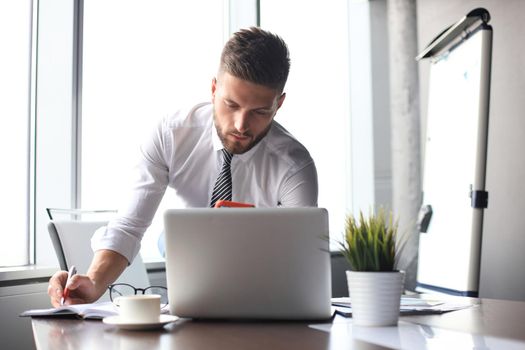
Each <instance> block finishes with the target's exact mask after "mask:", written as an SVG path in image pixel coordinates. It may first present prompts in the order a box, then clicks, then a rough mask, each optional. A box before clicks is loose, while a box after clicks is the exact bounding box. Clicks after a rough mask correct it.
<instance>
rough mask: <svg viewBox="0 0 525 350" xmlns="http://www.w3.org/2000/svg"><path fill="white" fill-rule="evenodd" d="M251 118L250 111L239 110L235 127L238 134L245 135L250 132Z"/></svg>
mask: <svg viewBox="0 0 525 350" xmlns="http://www.w3.org/2000/svg"><path fill="white" fill-rule="evenodd" d="M249 117H250V115H249V112H248V111H243V110H239V111H238V112H237V113H236V114H235V120H234V127H235V129H236V130H237V131H238V132H240V133H244V132H246V131H247V130H248V121H249Z"/></svg>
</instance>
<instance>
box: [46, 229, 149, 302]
mask: <svg viewBox="0 0 525 350" xmlns="http://www.w3.org/2000/svg"><path fill="white" fill-rule="evenodd" d="M106 224H107V221H80V220H51V221H50V222H49V223H48V226H47V228H48V231H49V235H50V237H51V241H52V242H53V247H54V248H55V253H56V255H57V258H58V262H59V264H60V268H61V269H62V270H66V271H67V270H68V269H69V267H71V266H72V265H75V267H76V268H77V270H78V272H79V273H81V274H85V273H86V272H87V270H88V268H89V265H90V264H91V260H92V259H93V251H92V250H91V236H93V233H94V232H95V231H96V230H97V229H98V228H100V227H102V226H105V225H106ZM115 283H128V284H131V285H133V286H135V287H138V288H145V287H147V286H149V285H150V282H149V278H148V274H147V271H146V266H145V265H144V262H143V261H142V258H141V257H140V253H139V254H138V255H137V256H136V257H135V260H133V263H132V264H131V265H129V266H128V267H127V268H126V269H125V270H124V272H123V273H122V274H121V275H120V277H119V278H118V279H117V281H116V282H115ZM100 300H103V301H107V300H109V294H108V293H107V292H106V293H105V294H104V295H103V296H102V297H101V298H100Z"/></svg>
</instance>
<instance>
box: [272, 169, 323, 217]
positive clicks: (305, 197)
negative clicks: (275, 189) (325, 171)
mask: <svg viewBox="0 0 525 350" xmlns="http://www.w3.org/2000/svg"><path fill="white" fill-rule="evenodd" d="M318 192H319V189H318V183H317V169H316V167H315V164H314V162H313V161H312V162H311V163H309V164H308V165H306V166H305V167H303V168H302V169H300V170H299V171H297V172H295V173H293V174H291V175H290V176H289V177H288V178H287V179H286V180H285V181H284V183H283V186H282V188H281V194H280V196H279V197H280V200H279V201H280V204H281V206H283V207H317V197H318Z"/></svg>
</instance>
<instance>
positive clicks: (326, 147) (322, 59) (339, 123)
mask: <svg viewBox="0 0 525 350" xmlns="http://www.w3.org/2000/svg"><path fill="white" fill-rule="evenodd" d="M260 6H261V7H260V11H261V12H260V19H261V27H262V28H264V29H266V30H270V31H272V32H274V33H276V34H278V35H279V36H281V37H282V38H283V39H284V40H285V41H286V43H287V44H288V47H289V50H290V59H291V68H290V75H289V78H288V82H287V85H286V87H285V91H286V93H287V94H286V100H285V102H284V104H283V107H282V108H281V109H280V110H279V112H278V113H277V116H276V120H277V121H278V122H279V123H281V124H282V125H283V126H284V127H285V128H287V129H288V130H289V131H290V132H291V133H292V134H293V135H294V136H295V137H296V138H297V139H298V140H299V141H301V142H302V143H303V144H304V145H305V146H306V148H308V150H309V151H310V154H311V155H312V157H313V159H314V161H315V163H316V166H317V172H318V177H319V206H320V207H324V208H327V209H328V211H329V213H330V232H331V234H336V235H338V234H340V233H341V232H342V230H343V225H344V215H345V214H346V212H347V211H349V210H350V209H349V208H350V203H351V199H350V195H349V193H350V188H349V185H350V183H351V182H350V178H349V177H350V172H349V167H350V164H349V162H350V156H349V152H350V150H349V147H350V146H349V145H350V141H349V130H350V112H349V111H350V105H349V71H348V64H349V37H348V36H349V35H348V9H347V2H346V1H328V2H326V1H308V2H300V3H299V2H293V1H289V2H286V1H279V0H261V1H260ZM298 13H300V15H297V14H298ZM290 18H293V19H294V20H293V22H290ZM292 23H293V24H292Z"/></svg>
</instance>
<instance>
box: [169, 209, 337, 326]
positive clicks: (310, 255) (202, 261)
mask: <svg viewBox="0 0 525 350" xmlns="http://www.w3.org/2000/svg"><path fill="white" fill-rule="evenodd" d="M164 226H165V232H166V238H165V239H166V278H167V283H168V298H169V306H170V313H171V314H173V315H177V316H179V317H190V318H212V319H274V320H314V319H315V320H321V319H327V318H330V317H331V307H330V298H331V272H330V271H331V270H330V253H329V246H328V244H329V242H328V240H327V237H328V213H327V211H326V209H322V208H223V209H212V208H210V209H205V208H201V209H172V210H168V211H166V212H165V215H164Z"/></svg>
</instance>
